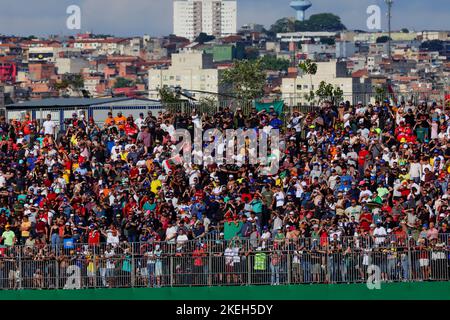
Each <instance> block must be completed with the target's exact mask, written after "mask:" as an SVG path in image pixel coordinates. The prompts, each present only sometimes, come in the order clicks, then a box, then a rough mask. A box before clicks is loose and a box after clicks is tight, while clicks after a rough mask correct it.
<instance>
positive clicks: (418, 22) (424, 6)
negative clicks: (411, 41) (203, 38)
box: [0, 0, 450, 36]
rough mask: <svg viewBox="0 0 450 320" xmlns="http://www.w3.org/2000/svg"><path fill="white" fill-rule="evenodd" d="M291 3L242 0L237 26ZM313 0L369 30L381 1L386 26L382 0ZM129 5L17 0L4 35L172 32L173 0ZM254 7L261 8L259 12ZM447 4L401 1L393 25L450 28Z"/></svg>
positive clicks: (266, 18) (317, 8)
mask: <svg viewBox="0 0 450 320" xmlns="http://www.w3.org/2000/svg"><path fill="white" fill-rule="evenodd" d="M3 1H5V0H2V2H3ZM289 2H290V1H289V0H238V26H239V27H240V26H241V25H243V24H245V23H259V24H263V25H265V26H266V27H267V28H269V27H270V25H271V24H273V23H274V22H275V21H276V20H277V19H279V18H283V17H293V16H295V11H294V10H292V9H291V8H290V7H289ZM311 2H312V3H313V6H312V7H311V8H310V9H309V10H308V12H307V18H309V17H310V16H311V15H312V14H317V13H322V12H330V13H334V14H337V15H339V16H340V17H341V19H342V22H343V24H344V25H346V26H347V28H348V29H361V30H367V26H366V20H367V17H368V15H367V14H366V9H367V7H368V6H369V5H372V4H377V5H379V6H380V7H381V9H382V29H383V30H386V29H387V19H386V15H385V13H386V5H385V3H384V0H341V1H340V2H339V4H336V2H331V1H330V0H312V1H311ZM72 4H76V5H79V6H80V7H81V10H82V28H81V30H79V31H71V30H68V29H67V28H66V19H67V17H68V15H67V14H66V8H67V7H68V6H69V5H72ZM127 4H128V5H126V6H124V5H123V1H119V0H95V1H94V0H60V1H58V2H55V1H54V0H41V1H39V2H38V3H37V2H36V3H35V2H31V3H30V1H28V0H16V1H15V2H13V3H11V2H8V3H7V4H4V5H3V6H2V10H1V11H0V34H7V35H8V34H14V35H24V36H26V35H36V36H46V35H49V34H60V35H69V34H74V33H78V32H86V31H91V32H94V33H107V34H114V35H117V36H132V35H142V34H150V35H152V36H162V35H168V34H171V33H172V32H173V30H172V29H173V27H172V25H173V23H172V12H173V11H172V10H173V9H172V1H171V0H170V1H168V0H150V1H149V0H128V1H127ZM282 4H284V5H282ZM255 8H257V9H258V11H257V14H255ZM449 9H450V3H449V2H448V0H433V2H432V5H430V3H427V2H424V1H419V0H411V1H408V2H405V1H402V0H397V1H395V3H394V7H393V20H392V28H393V30H398V29H401V28H403V27H405V28H408V29H413V30H415V31H420V30H446V29H450V20H449V19H448V18H447V16H448V11H449ZM36 13H38V14H36Z"/></svg>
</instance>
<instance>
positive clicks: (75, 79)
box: [64, 74, 84, 90]
mask: <svg viewBox="0 0 450 320" xmlns="http://www.w3.org/2000/svg"><path fill="white" fill-rule="evenodd" d="M64 80H66V81H67V82H68V84H69V87H71V88H72V89H74V90H80V89H82V88H84V79H83V76H82V75H81V74H68V75H66V76H65V78H64Z"/></svg>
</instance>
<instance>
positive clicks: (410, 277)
mask: <svg viewBox="0 0 450 320" xmlns="http://www.w3.org/2000/svg"><path fill="white" fill-rule="evenodd" d="M410 238H411V236H409V237H408V269H409V270H408V279H407V281H414V280H413V273H412V270H413V267H412V263H411V261H412V259H411V242H410V241H409V239H410Z"/></svg>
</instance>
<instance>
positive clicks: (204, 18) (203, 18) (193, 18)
mask: <svg viewBox="0 0 450 320" xmlns="http://www.w3.org/2000/svg"><path fill="white" fill-rule="evenodd" d="M201 32H204V33H206V34H209V35H213V36H215V37H224V36H228V35H231V34H236V32H237V0H174V2H173V33H174V34H175V35H177V36H179V37H184V38H187V39H189V40H194V39H195V38H196V37H197V36H198V35H199V34H200V33H201Z"/></svg>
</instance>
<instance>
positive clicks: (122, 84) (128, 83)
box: [114, 77, 134, 89]
mask: <svg viewBox="0 0 450 320" xmlns="http://www.w3.org/2000/svg"><path fill="white" fill-rule="evenodd" d="M132 86H134V81H133V80H130V79H126V78H122V77H119V78H117V79H116V82H115V83H114V89H117V88H129V87H132Z"/></svg>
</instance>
